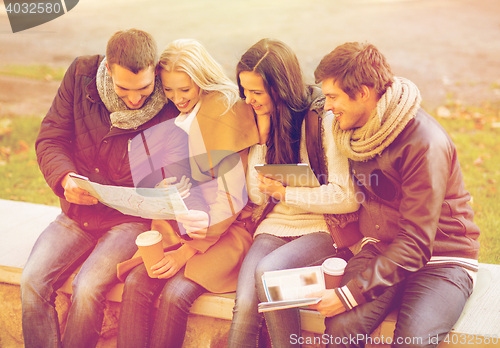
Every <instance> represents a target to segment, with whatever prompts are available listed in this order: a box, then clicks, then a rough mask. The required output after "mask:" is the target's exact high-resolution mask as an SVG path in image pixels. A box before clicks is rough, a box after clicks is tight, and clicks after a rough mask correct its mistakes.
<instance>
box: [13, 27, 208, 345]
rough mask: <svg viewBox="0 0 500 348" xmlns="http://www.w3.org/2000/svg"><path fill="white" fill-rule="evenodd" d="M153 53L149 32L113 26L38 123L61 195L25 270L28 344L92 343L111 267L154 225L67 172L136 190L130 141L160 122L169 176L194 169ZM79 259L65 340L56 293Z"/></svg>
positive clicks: (191, 202)
mask: <svg viewBox="0 0 500 348" xmlns="http://www.w3.org/2000/svg"><path fill="white" fill-rule="evenodd" d="M157 59H158V58H157V47H156V42H155V41H154V40H153V38H152V37H151V36H150V35H149V34H147V33H145V32H143V31H141V30H136V29H131V30H126V31H120V32H117V33H116V34H114V35H113V36H112V37H111V38H110V40H109V42H108V45H107V50H106V57H103V56H100V55H93V56H82V57H78V58H77V59H75V61H74V62H73V63H72V64H71V66H70V67H69V68H68V71H67V72H66V75H65V77H64V79H63V81H62V83H61V86H60V88H59V91H58V94H57V96H56V97H55V99H54V101H53V103H52V106H51V108H50V110H49V112H48V113H47V115H46V117H45V118H44V120H43V121H42V124H41V127H40V133H39V135H38V138H37V141H36V152H37V157H38V163H39V165H40V170H41V171H42V174H43V175H44V177H45V180H46V181H47V183H48V185H49V186H50V187H51V188H52V190H53V191H54V193H55V194H56V195H58V196H59V198H60V201H61V209H62V213H61V214H60V215H59V216H58V217H57V219H56V220H55V221H54V222H53V223H51V224H50V225H49V226H48V227H47V228H46V229H45V231H43V232H42V234H41V235H40V237H39V238H38V240H37V242H36V244H35V246H34V247H33V250H32V252H31V254H30V257H29V259H28V262H27V264H26V266H25V268H24V271H23V274H22V278H21V295H22V315H23V336H24V343H25V346H26V347H61V344H62V346H64V347H71V348H75V347H82V348H89V347H94V346H95V345H96V344H97V341H98V339H99V333H100V331H101V325H102V320H103V310H104V307H105V303H104V301H105V294H106V292H107V291H108V290H109V289H110V288H111V287H112V286H113V285H114V284H115V283H116V282H117V281H118V279H117V277H116V265H117V264H118V263H119V262H123V261H125V260H127V259H129V258H130V257H132V255H134V253H135V252H136V250H137V247H136V245H135V239H136V237H137V236H138V235H139V234H140V233H142V232H144V231H147V230H149V229H150V226H151V220H148V219H143V218H141V217H136V216H130V215H124V214H122V213H121V212H119V211H117V210H115V209H112V208H109V207H107V206H105V205H103V204H102V203H100V202H98V201H97V199H95V198H94V197H92V196H90V195H89V194H88V192H86V191H84V190H82V189H80V188H78V186H76V184H75V182H74V181H73V180H72V179H71V178H70V177H69V174H70V173H76V174H80V175H83V176H86V177H88V178H89V179H90V180H91V181H94V182H97V183H100V184H105V185H114V186H128V187H133V186H134V179H133V176H132V170H133V169H134V168H135V169H136V164H134V163H130V161H129V153H128V152H129V149H130V146H131V143H132V144H133V142H132V140H133V139H134V137H136V136H139V138H140V137H141V136H144V132H145V131H146V130H147V129H149V128H151V127H153V126H155V125H158V124H159V123H161V122H163V121H166V122H163V123H162V127H163V128H162V129H163V133H162V134H164V135H165V136H164V139H163V140H164V141H163V142H162V144H161V145H162V147H161V149H159V151H161V153H162V154H164V156H165V157H166V158H168V161H169V162H171V163H175V164H176V166H175V170H176V172H170V171H171V168H174V166H168V167H165V168H164V169H165V175H166V177H168V178H171V177H177V178H181V176H182V175H189V173H190V171H189V160H188V156H189V154H188V146H187V136H186V134H185V132H184V131H182V130H181V129H180V128H178V127H177V126H175V125H174V123H173V119H172V118H173V117H174V116H176V115H177V113H178V112H177V110H176V107H175V106H174V105H173V103H167V104H165V99H164V95H163V92H162V88H161V82H160V81H159V79H157V78H156V73H155V69H156V63H157ZM169 119H172V120H171V121H167V120H169ZM146 133H147V132H146ZM156 150H158V149H156ZM146 162H147V161H146ZM131 167H132V168H131ZM148 168H149V166H148ZM186 205H187V206H188V208H190V209H197V210H202V211H205V212H206V210H207V209H206V207H205V204H204V200H203V198H201V196H200V195H197V194H196V192H194V193H191V195H190V196H189V197H188V198H186ZM82 262H83V264H82ZM80 264H82V267H81V269H80V270H79V272H78V275H77V276H76V278H75V280H74V281H73V295H72V305H71V308H70V310H69V312H68V318H67V323H66V329H65V332H64V336H63V340H62V343H61V336H62V335H61V333H60V330H59V323H58V316H57V312H56V310H55V305H54V299H55V291H56V290H57V289H58V288H59V287H60V286H61V285H62V284H63V283H64V282H65V281H66V279H67V278H68V277H69V276H70V275H71V274H72V273H73V272H74V271H75V270H76V269H77V267H78V266H79V265H80Z"/></svg>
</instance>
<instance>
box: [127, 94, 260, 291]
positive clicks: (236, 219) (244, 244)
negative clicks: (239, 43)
mask: <svg viewBox="0 0 500 348" xmlns="http://www.w3.org/2000/svg"><path fill="white" fill-rule="evenodd" d="M258 140H259V135H258V131H257V126H256V124H255V120H254V116H253V111H252V110H251V108H250V107H249V106H248V105H246V104H245V103H244V102H243V101H239V102H237V103H236V104H235V105H234V106H233V107H232V109H230V110H229V111H227V110H226V107H225V106H224V104H223V103H222V100H221V99H220V95H219V94H217V93H211V94H209V95H207V96H206V97H204V98H203V101H202V105H201V108H200V110H199V111H198V114H197V116H196V119H195V120H194V121H193V123H192V124H191V127H190V131H189V155H190V162H191V163H190V164H191V176H192V178H193V179H194V180H196V181H197V182H198V183H199V188H200V189H201V190H202V193H203V196H204V198H205V200H206V202H207V204H208V205H209V207H210V211H209V216H210V227H209V228H208V231H207V237H206V238H205V239H202V240H193V241H184V240H181V239H180V238H179V237H177V235H176V233H175V232H174V228H176V223H175V222H172V221H171V222H168V221H165V220H153V222H152V226H151V229H152V230H157V231H160V232H161V233H162V234H163V236H164V239H163V240H164V248H169V249H172V248H173V249H175V248H176V247H178V245H180V243H187V244H189V245H190V246H191V247H193V248H195V249H197V250H198V253H197V254H196V255H194V256H193V257H192V258H191V259H189V260H188V262H187V263H186V266H185V273H184V274H185V276H186V278H188V279H191V280H192V281H194V282H196V283H198V284H200V285H202V286H203V287H205V288H206V289H207V290H208V291H211V292H215V293H223V292H230V291H234V290H236V281H237V278H238V272H239V269H240V266H241V263H242V262H243V258H244V257H245V255H246V253H247V251H248V249H249V248H250V245H251V243H252V236H251V234H250V233H249V232H248V231H247V229H246V228H245V225H244V222H243V221H242V220H243V219H242V217H241V215H245V214H246V213H247V208H245V214H240V211H241V210H242V209H243V207H244V206H245V203H246V190H245V177H244V175H245V172H246V166H247V156H248V148H249V147H250V146H252V145H254V144H256V143H258ZM238 155H239V156H238ZM172 226H174V227H172ZM141 262H142V260H141V258H140V256H139V255H138V254H136V255H134V258H133V259H131V260H128V261H126V262H123V263H121V264H119V265H118V277H119V278H120V279H123V278H124V273H125V272H127V271H129V270H130V269H132V268H133V267H135V266H136V265H138V264H140V263H141Z"/></svg>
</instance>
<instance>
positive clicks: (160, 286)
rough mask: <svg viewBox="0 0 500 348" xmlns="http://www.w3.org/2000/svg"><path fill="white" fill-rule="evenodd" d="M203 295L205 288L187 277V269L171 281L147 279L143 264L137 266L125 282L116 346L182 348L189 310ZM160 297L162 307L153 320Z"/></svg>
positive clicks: (170, 279)
mask: <svg viewBox="0 0 500 348" xmlns="http://www.w3.org/2000/svg"><path fill="white" fill-rule="evenodd" d="M204 292H206V290H205V288H203V287H202V286H201V285H199V284H197V283H195V282H193V281H191V280H189V279H187V278H186V277H184V268H181V269H180V270H179V271H178V272H177V273H176V274H175V275H174V276H173V277H172V278H169V279H156V278H150V277H149V276H148V273H147V271H146V267H144V264H141V265H139V266H137V267H135V268H134V269H133V270H132V271H131V272H130V274H129V275H128V276H127V279H126V280H125V289H124V291H123V298H122V305H121V311H120V321H119V325H118V344H117V346H118V347H120V348H123V347H130V348H140V347H151V348H153V347H181V346H182V342H183V341H184V336H185V333H186V325H187V319H188V314H189V309H190V308H191V305H192V303H193V302H194V301H195V300H196V299H197V298H198V297H199V296H200V295H201V294H203V293H204ZM158 295H160V304H159V306H158V310H157V311H156V318H155V319H154V320H153V309H154V308H153V305H154V303H155V300H156V298H157V297H158ZM150 336H151V339H150Z"/></svg>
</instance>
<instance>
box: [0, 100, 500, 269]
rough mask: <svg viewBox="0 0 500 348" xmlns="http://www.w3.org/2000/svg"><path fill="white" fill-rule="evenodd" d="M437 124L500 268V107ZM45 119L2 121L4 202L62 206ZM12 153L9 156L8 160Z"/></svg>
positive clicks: (486, 250)
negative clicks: (49, 171)
mask: <svg viewBox="0 0 500 348" xmlns="http://www.w3.org/2000/svg"><path fill="white" fill-rule="evenodd" d="M446 107H447V108H448V110H449V111H450V113H451V117H447V118H439V117H437V120H438V121H439V122H440V123H441V124H442V125H443V126H444V128H445V129H446V130H447V131H448V133H449V134H450V136H451V137H452V139H453V141H454V142H455V145H456V146H457V149H458V155H459V160H460V164H461V166H462V171H463V173H464V179H465V186H466V189H467V190H468V191H469V192H470V193H471V195H472V198H473V199H472V203H471V205H472V207H473V209H474V211H475V217H474V221H475V222H476V224H477V225H478V226H479V227H480V228H481V236H480V242H481V248H480V253H479V261H480V262H483V263H494V264H500V214H499V213H498V212H499V211H500V200H499V199H498V197H500V195H499V192H498V190H499V189H498V187H500V141H498V139H499V137H500V128H494V127H493V126H492V125H493V123H498V122H500V105H485V106H483V107H481V108H468V107H464V106H461V105H456V104H453V103H449V104H448V105H447V106H446ZM40 122H41V119H40V118H38V117H17V118H3V119H2V118H0V178H1V180H0V198H2V199H10V200H16V201H25V202H33V203H41V204H47V205H54V206H58V205H59V201H58V199H57V197H56V196H55V195H54V193H53V192H52V190H51V189H50V188H49V187H48V186H47V184H46V183H45V180H44V179H43V177H42V174H41V173H40V171H39V169H38V165H37V162H36V156H35V150H34V143H35V139H36V135H37V133H38V129H39V126H40ZM9 153H10V155H9Z"/></svg>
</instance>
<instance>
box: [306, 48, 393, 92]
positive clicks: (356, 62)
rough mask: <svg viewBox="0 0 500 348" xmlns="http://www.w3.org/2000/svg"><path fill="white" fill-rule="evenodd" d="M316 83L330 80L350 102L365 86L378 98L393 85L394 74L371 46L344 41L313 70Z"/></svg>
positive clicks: (380, 54)
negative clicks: (372, 90) (371, 89)
mask: <svg viewBox="0 0 500 348" xmlns="http://www.w3.org/2000/svg"><path fill="white" fill-rule="evenodd" d="M314 77H315V79H316V83H320V82H322V81H324V80H326V79H329V78H333V80H334V82H337V83H338V84H339V87H340V88H341V89H342V90H343V91H344V92H345V93H346V94H347V95H348V96H349V98H351V99H355V97H356V92H359V91H360V90H361V86H362V85H365V86H368V87H373V88H374V89H375V91H376V92H377V93H378V97H379V98H380V97H381V96H382V95H383V94H384V93H385V91H386V90H387V88H388V87H389V86H390V85H391V84H392V81H393V78H394V74H393V73H392V71H391V67H390V65H389V63H387V60H386V59H385V57H384V55H383V54H382V53H380V51H379V50H378V49H377V48H376V47H375V46H374V45H372V44H369V43H359V42H347V43H345V44H343V45H340V46H338V47H337V48H335V49H334V50H333V51H332V52H330V53H329V54H327V55H326V56H325V57H323V59H322V60H321V62H320V63H319V65H318V67H317V68H316V70H315V71H314Z"/></svg>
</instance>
